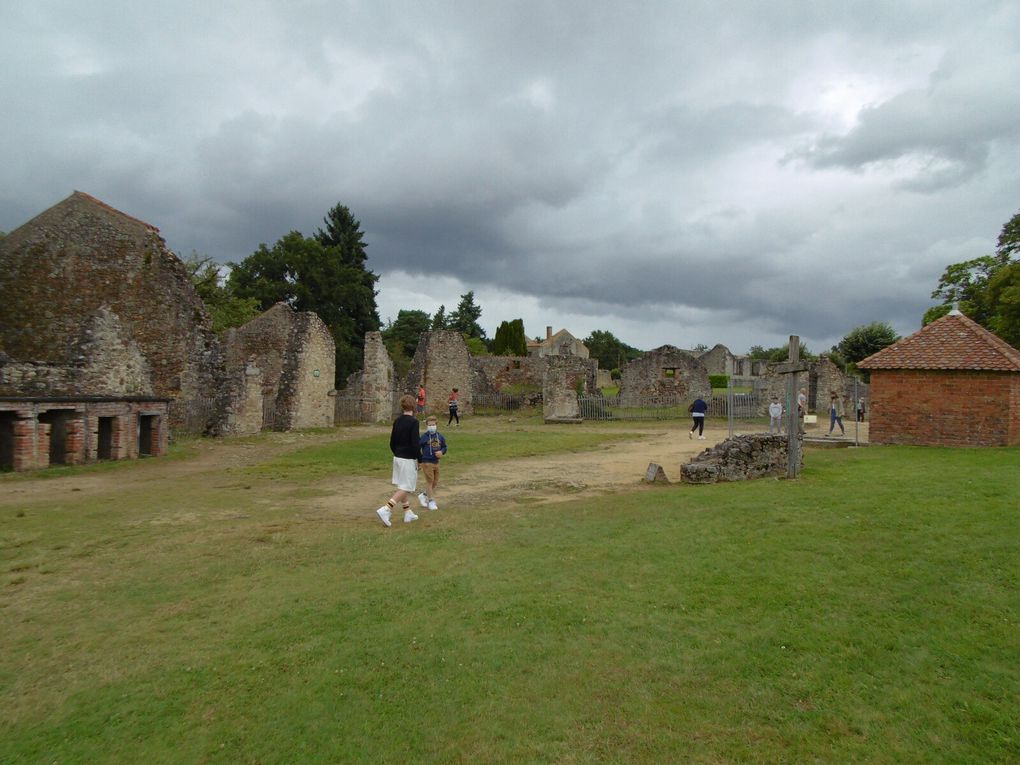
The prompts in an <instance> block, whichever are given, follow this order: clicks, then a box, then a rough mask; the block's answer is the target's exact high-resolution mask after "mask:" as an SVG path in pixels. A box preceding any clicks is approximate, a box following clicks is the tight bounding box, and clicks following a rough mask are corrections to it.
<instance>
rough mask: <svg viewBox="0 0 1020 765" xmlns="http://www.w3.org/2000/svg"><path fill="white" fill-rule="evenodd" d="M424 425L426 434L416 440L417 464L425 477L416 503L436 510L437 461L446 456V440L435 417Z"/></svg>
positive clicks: (437, 506) (437, 507) (430, 418)
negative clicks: (422, 488) (422, 489)
mask: <svg viewBox="0 0 1020 765" xmlns="http://www.w3.org/2000/svg"><path fill="white" fill-rule="evenodd" d="M425 425H426V433H425V434H424V435H423V436H422V437H421V438H420V439H419V440H418V462H419V463H420V464H421V472H422V475H423V476H424V477H425V491H423V492H421V493H420V494H419V495H418V502H419V503H420V504H421V506H422V507H427V508H428V509H429V510H438V509H439V505H437V504H436V487H437V486H438V485H439V460H440V459H441V458H442V457H444V456H445V455H446V439H445V438H443V435H442V433H440V432H439V422H438V421H437V420H436V418H435V417H429V418H428V419H427V420H425Z"/></svg>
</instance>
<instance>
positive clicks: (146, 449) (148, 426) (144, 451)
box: [138, 414, 156, 457]
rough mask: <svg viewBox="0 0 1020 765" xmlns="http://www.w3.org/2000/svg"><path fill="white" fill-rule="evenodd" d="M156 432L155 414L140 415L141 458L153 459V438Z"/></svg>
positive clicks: (139, 440) (139, 438) (139, 451)
mask: <svg viewBox="0 0 1020 765" xmlns="http://www.w3.org/2000/svg"><path fill="white" fill-rule="evenodd" d="M155 431H156V415H154V414H140V415H138V456H139V457H151V456H152V453H153V449H152V436H153V433H155Z"/></svg>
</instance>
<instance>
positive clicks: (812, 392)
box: [808, 372, 818, 411]
mask: <svg viewBox="0 0 1020 765" xmlns="http://www.w3.org/2000/svg"><path fill="white" fill-rule="evenodd" d="M808 377H809V379H808V409H813V410H815V411H817V410H818V374H817V373H815V372H811V373H810V374H809V375H808Z"/></svg>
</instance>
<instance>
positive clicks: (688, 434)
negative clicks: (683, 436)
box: [687, 430, 694, 438]
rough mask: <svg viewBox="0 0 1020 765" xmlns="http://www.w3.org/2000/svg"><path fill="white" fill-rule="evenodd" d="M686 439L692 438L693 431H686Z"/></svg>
mask: <svg viewBox="0 0 1020 765" xmlns="http://www.w3.org/2000/svg"><path fill="white" fill-rule="evenodd" d="M687 437H688V438H694V431H693V430H688V431H687Z"/></svg>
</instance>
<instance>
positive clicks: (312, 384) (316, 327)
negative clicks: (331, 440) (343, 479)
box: [224, 303, 336, 430]
mask: <svg viewBox="0 0 1020 765" xmlns="http://www.w3.org/2000/svg"><path fill="white" fill-rule="evenodd" d="M224 347H225V356H226V363H227V369H228V370H229V371H230V374H231V375H233V376H235V377H237V376H238V375H242V376H247V375H246V373H245V371H244V370H246V369H247V367H248V365H249V364H252V363H253V364H254V365H255V366H256V367H257V368H258V370H259V371H260V372H261V386H262V396H263V399H264V407H265V409H266V410H267V411H268V413H269V419H271V421H272V423H271V424H272V427H273V429H274V430H293V429H298V428H324V427H330V426H332V425H333V421H334V402H333V399H332V398H331V397H330V395H329V394H330V391H332V389H333V375H334V370H335V366H336V346H335V345H334V343H333V336H332V335H331V334H330V332H329V329H328V328H327V327H326V325H325V324H324V323H323V322H322V320H321V319H320V318H319V317H318V316H317V315H316V314H315V313H312V312H311V311H305V312H298V311H295V310H294V309H293V308H291V307H290V306H289V305H287V304H286V303H277V304H276V305H274V306H273V307H272V308H270V309H269V310H268V311H266V312H265V313H263V314H262V315H260V316H256V317H255V318H254V319H252V320H251V321H249V322H248V323H247V324H245V325H244V326H242V327H238V328H236V329H231V330H228V331H227V332H226V333H225V335H224ZM234 393H235V394H236V395H239V396H241V397H242V398H247V397H248V396H249V392H248V391H247V385H242V386H240V387H238V388H236V389H235V391H234ZM228 395H230V394H228ZM235 406H236V405H235V404H233V403H231V401H230V400H227V401H225V402H224V409H225V410H230V409H233V408H235ZM246 409H250V407H246Z"/></svg>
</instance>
